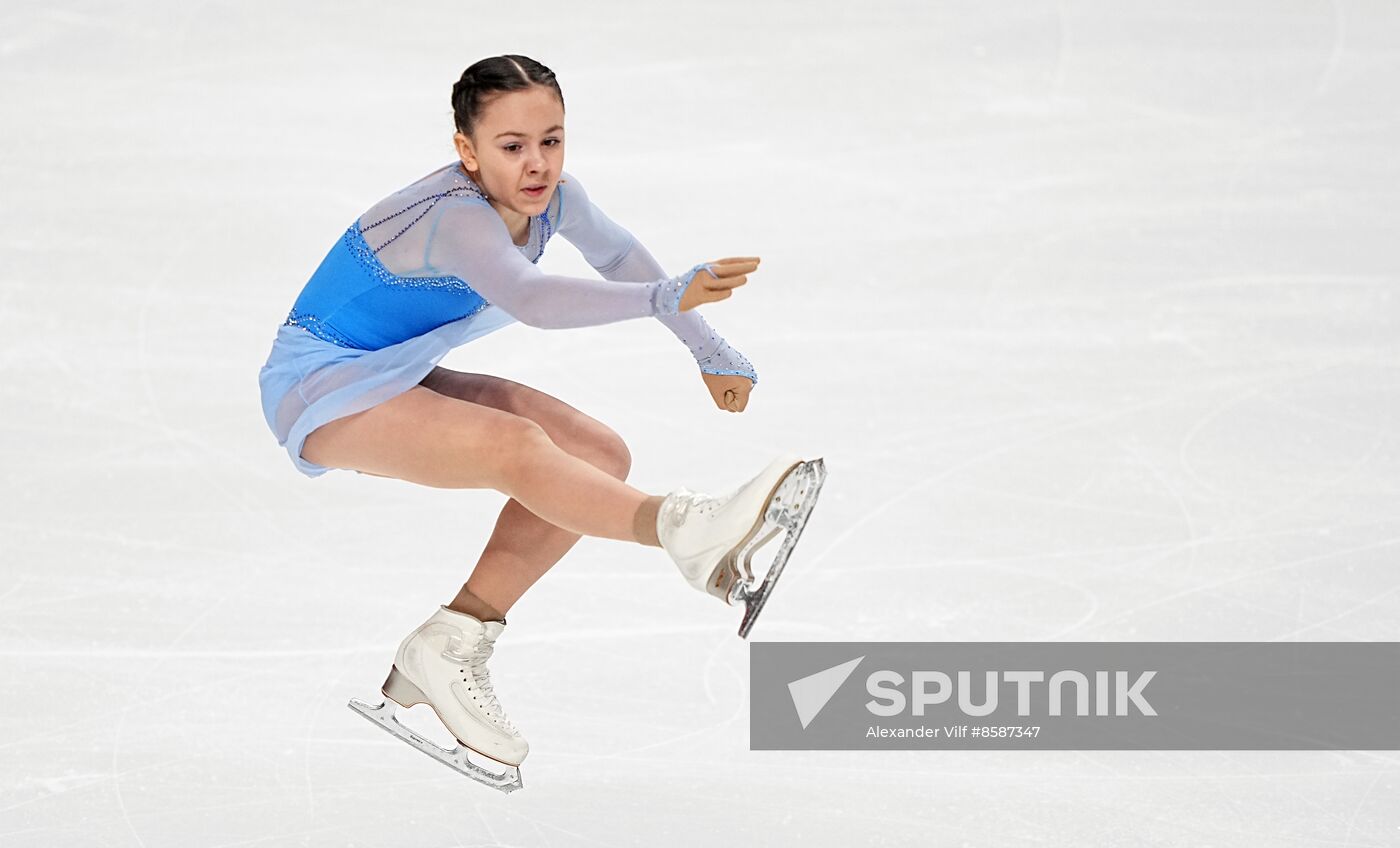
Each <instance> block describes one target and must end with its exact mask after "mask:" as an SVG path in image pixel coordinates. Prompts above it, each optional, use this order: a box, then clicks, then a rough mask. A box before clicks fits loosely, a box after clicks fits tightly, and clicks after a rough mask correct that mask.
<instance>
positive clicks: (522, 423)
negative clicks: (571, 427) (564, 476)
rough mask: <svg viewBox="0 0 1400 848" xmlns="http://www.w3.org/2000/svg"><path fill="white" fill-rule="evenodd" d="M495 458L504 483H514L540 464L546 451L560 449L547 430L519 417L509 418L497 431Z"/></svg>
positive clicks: (494, 438) (493, 463)
mask: <svg viewBox="0 0 1400 848" xmlns="http://www.w3.org/2000/svg"><path fill="white" fill-rule="evenodd" d="M492 436H493V439H492V441H493V442H494V444H493V449H492V450H491V452H490V453H491V455H492V458H493V462H492V465H493V466H494V469H495V471H496V474H497V476H498V478H499V479H500V482H501V483H503V484H507V485H509V484H513V483H514V482H515V481H517V480H519V479H520V478H521V476H522V475H524V474H527V473H528V472H529V471H530V470H531V469H532V468H533V467H534V466H535V465H536V464H537V463H538V462H539V459H540V457H541V454H542V452H544V451H549V450H558V446H557V445H555V444H554V441H553V440H552V439H550V437H549V434H548V433H546V432H545V430H544V428H543V427H541V426H540V425H539V424H536V423H535V422H534V421H531V420H530V419H529V418H524V417H521V416H519V415H512V416H509V417H507V418H506V419H505V420H504V421H502V422H501V423H500V425H499V426H498V427H497V428H495V432H494V433H493V434H492Z"/></svg>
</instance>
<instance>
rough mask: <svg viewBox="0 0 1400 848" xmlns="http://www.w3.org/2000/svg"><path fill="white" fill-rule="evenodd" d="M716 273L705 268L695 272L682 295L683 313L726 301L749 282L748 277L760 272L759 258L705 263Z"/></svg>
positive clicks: (737, 257) (749, 257) (733, 257)
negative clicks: (704, 304) (701, 306)
mask: <svg viewBox="0 0 1400 848" xmlns="http://www.w3.org/2000/svg"><path fill="white" fill-rule="evenodd" d="M705 264H706V265H708V266H709V267H710V268H713V269H714V271H713V272H711V271H709V270H706V269H705V268H701V269H700V270H698V271H696V272H695V276H694V277H692V278H691V280H690V285H688V286H686V289H685V294H683V295H681V302H680V306H679V307H678V308H679V309H680V311H681V312H685V311H686V310H689V309H694V308H695V307H697V306H699V305H701V304H702V303H714V302H715V301H717V300H726V299H728V298H729V296H730V295H732V294H734V290H735V289H736V288H738V287H739V286H742V285H743V284H744V283H747V282H748V281H749V277H748V275H749V274H751V273H753V272H754V271H756V270H758V257H757V256H730V257H728V258H726V259H716V260H714V261H713V262H707V263H705Z"/></svg>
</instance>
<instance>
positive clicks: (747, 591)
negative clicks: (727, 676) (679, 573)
mask: <svg viewBox="0 0 1400 848" xmlns="http://www.w3.org/2000/svg"><path fill="white" fill-rule="evenodd" d="M825 480H826V463H825V462H823V461H822V460H821V459H814V460H812V461H811V462H804V463H802V464H801V465H799V466H798V467H797V468H795V469H794V470H793V471H791V472H789V473H788V475H787V477H785V478H784V479H783V482H782V483H781V484H780V485H779V486H778V489H777V491H776V492H775V493H774V495H773V498H772V499H771V501H770V503H769V506H768V511H767V512H766V513H765V514H764V518H763V520H764V525H763V529H762V530H761V531H760V534H761V535H760V534H755V537H754V539H751V541H750V543H749V544H747V545H746V546H745V547H744V548H743V549H742V550H741V551H740V552H739V553H740V554H742V555H743V565H744V574H743V578H742V579H740V580H737V581H735V584H734V588H733V590H732V591H731V593H730V600H731V603H732V602H733V601H743V602H744V618H743V621H741V622H740V623H739V637H740V638H742V639H747V638H748V637H749V631H750V630H752V629H753V625H754V622H755V621H757V620H758V615H759V613H761V612H762V611H763V606H764V604H766V603H768V596H769V595H771V594H772V593H773V587H774V586H775V585H777V582H778V578H779V577H781V576H782V574H783V568H784V566H786V565H787V561H788V557H789V556H791V555H792V549H793V548H794V547H796V546H797V540H798V539H799V538H801V536H802V530H803V528H805V527H806V526H807V518H808V517H809V516H810V515H811V514H812V508H813V507H815V506H816V505H817V494H818V493H819V492H821V488H822V483H823V482H825ZM783 530H786V531H787V535H786V536H785V537H784V538H783V544H782V547H780V548H779V549H778V552H777V553H776V554H774V556H773V561H772V564H771V565H769V566H768V571H767V573H766V574H764V576H763V580H762V582H758V583H757V585H755V582H756V581H755V578H754V576H753V568H752V560H753V555H754V554H755V553H756V552H757V551H758V549H759V548H760V547H762V546H763V545H764V544H765V543H767V542H768V541H769V540H770V539H772V538H773V537H774V536H776V535H777V534H778V533H780V532H782V531H783Z"/></svg>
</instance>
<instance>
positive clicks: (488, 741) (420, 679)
mask: <svg viewBox="0 0 1400 848" xmlns="http://www.w3.org/2000/svg"><path fill="white" fill-rule="evenodd" d="M504 628H505V622H504V621H487V622H482V621H480V620H478V619H476V618H473V617H472V616H470V615H466V614H465V613H460V612H456V611H454V610H450V609H448V608H447V607H440V608H439V609H438V611H437V612H435V613H433V616H432V618H429V619H428V620H427V621H425V622H423V624H422V626H420V627H419V628H418V629H417V630H415V631H413V632H412V633H410V634H409V635H408V638H406V639H404V640H403V643H402V644H401V645H399V650H398V654H397V655H396V656H395V657H394V665H393V667H392V668H391V669H390V670H389V678H388V679H387V680H385V681H384V686H383V687H381V688H382V691H383V693H384V701H383V703H381V704H379V705H378V706H371V705H370V704H367V703H365V702H364V701H360V700H354V699H352V700H351V701H350V709H352V710H354V711H355V712H357V713H359V714H360V715H363V716H364V717H365V718H367V719H369V720H370V721H372V722H374V723H375V724H377V725H379V726H380V727H382V728H384V729H385V730H387V731H389V732H390V733H392V734H394V735H395V736H397V737H398V738H400V739H402V740H403V741H405V742H407V743H408V744H410V745H412V746H413V747H415V748H417V749H418V750H420V751H422V752H423V753H425V754H427V755H428V756H430V757H432V758H433V759H435V760H438V761H439V762H441V763H443V764H445V765H447V766H449V767H450V768H453V769H456V770H457V771H459V772H461V773H462V774H465V775H466V776H467V777H470V778H471V779H473V780H475V781H478V782H480V783H484V784H486V785H487V786H490V787H492V788H494V789H499V790H501V791H502V792H512V791H514V790H516V789H519V788H521V786H522V785H523V784H522V783H521V781H520V769H519V766H520V763H521V762H522V761H523V760H524V759H525V755H526V754H528V753H529V752H530V746H529V744H528V743H526V741H525V739H524V737H522V736H521V735H520V731H519V730H518V729H517V728H516V727H515V725H514V724H513V723H511V721H510V719H508V718H506V715H505V712H504V711H503V710H502V709H501V704H500V702H499V701H498V700H497V699H496V693H495V691H494V689H493V687H492V685H491V673H490V671H489V670H488V669H487V668H486V660H487V659H488V658H490V656H491V652H492V650H493V648H494V647H495V643H496V638H497V637H498V636H500V634H501V631H502V630H503V629H504ZM415 704H427V705H428V706H430V707H432V708H433V712H435V713H437V717H438V720H439V721H441V722H442V724H443V726H444V727H446V728H447V729H448V731H450V732H451V733H452V735H453V736H454V737H456V739H457V741H458V743H459V744H458V746H457V747H456V748H453V749H452V750H450V751H449V750H447V749H446V748H442V747H440V746H438V745H435V744H433V743H432V742H430V741H428V740H427V739H424V738H422V737H421V736H419V735H418V734H416V733H414V732H413V731H411V730H409V729H408V728H406V727H404V726H403V725H402V724H400V723H399V720H398V719H397V718H395V716H394V708H395V706H402V707H411V706H413V705H415ZM468 750H471V751H474V752H476V753H478V754H481V755H484V756H486V757H489V758H490V759H492V760H495V761H496V763H498V764H500V766H504V768H501V767H500V766H496V767H494V768H492V767H491V764H486V765H478V764H477V763H474V762H472V761H471V759H469V758H468V756H467V751H468Z"/></svg>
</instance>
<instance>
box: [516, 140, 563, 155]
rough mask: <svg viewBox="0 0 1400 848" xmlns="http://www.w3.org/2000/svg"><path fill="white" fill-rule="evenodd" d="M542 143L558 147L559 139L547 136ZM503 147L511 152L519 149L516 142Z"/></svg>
mask: <svg viewBox="0 0 1400 848" xmlns="http://www.w3.org/2000/svg"><path fill="white" fill-rule="evenodd" d="M544 143H545V144H549V145H551V146H552V147H558V146H559V143H560V140H559V139H557V138H547V139H545V140H544ZM505 149H506V150H509V151H510V152H511V153H514V152H515V151H517V150H519V149H520V145H518V144H507V145H506V146H505Z"/></svg>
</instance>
